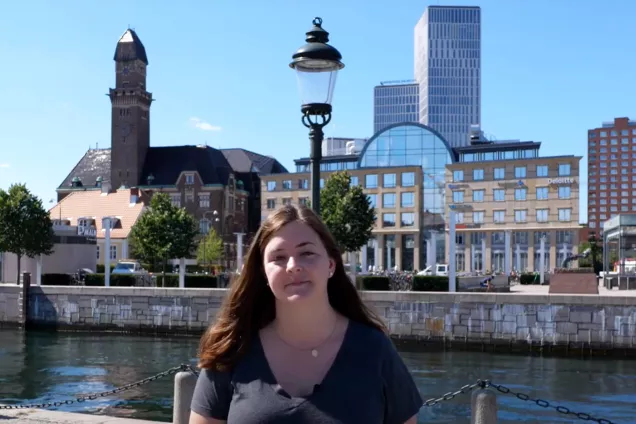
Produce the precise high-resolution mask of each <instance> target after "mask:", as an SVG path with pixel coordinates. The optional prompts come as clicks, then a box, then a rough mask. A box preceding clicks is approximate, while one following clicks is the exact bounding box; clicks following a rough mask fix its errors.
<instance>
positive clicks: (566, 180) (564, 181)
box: [548, 177, 574, 185]
mask: <svg viewBox="0 0 636 424" xmlns="http://www.w3.org/2000/svg"><path fill="white" fill-rule="evenodd" d="M548 184H550V185H562V184H574V178H570V177H562V178H550V179H549V180H548Z"/></svg>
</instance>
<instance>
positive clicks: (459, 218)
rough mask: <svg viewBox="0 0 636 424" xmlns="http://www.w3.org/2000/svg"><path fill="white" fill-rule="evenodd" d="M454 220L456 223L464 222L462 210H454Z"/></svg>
mask: <svg viewBox="0 0 636 424" xmlns="http://www.w3.org/2000/svg"><path fill="white" fill-rule="evenodd" d="M455 222H456V223H458V224H462V223H463V222H464V212H455Z"/></svg>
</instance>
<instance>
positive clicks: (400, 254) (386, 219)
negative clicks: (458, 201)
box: [261, 123, 454, 270]
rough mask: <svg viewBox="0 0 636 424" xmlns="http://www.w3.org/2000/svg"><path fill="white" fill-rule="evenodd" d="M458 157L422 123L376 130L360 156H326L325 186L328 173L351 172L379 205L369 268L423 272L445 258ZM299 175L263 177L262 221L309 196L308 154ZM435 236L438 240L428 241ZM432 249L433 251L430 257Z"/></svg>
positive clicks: (366, 255) (367, 251) (365, 259)
mask: <svg viewBox="0 0 636 424" xmlns="http://www.w3.org/2000/svg"><path fill="white" fill-rule="evenodd" d="M453 161H454V156H453V155H452V151H451V149H450V148H449V146H448V143H446V141H445V140H444V139H443V138H442V137H441V136H440V135H439V134H438V133H437V132H436V131H435V130H432V129H430V128H428V127H426V126H424V125H421V124H419V123H407V124H398V125H393V126H391V127H388V128H385V129H384V130H382V131H380V132H379V133H376V134H375V135H373V137H371V138H370V139H369V140H368V141H367V143H366V144H365V146H364V148H363V150H362V152H361V153H360V154H350V155H341V156H331V157H325V158H324V159H323V161H322V163H321V170H323V171H324V174H322V175H321V176H322V179H321V186H322V185H323V184H324V181H325V180H326V179H328V178H329V175H330V173H332V172H334V171H337V170H347V171H348V172H349V173H350V174H351V176H352V184H356V185H360V186H362V188H363V189H364V191H365V193H367V195H368V196H369V200H370V202H371V204H372V205H373V206H374V207H375V208H376V216H377V220H376V225H375V227H374V229H373V233H372V234H373V235H372V238H371V240H369V243H368V244H367V246H365V247H364V248H363V249H362V250H361V252H360V255H359V256H360V260H359V263H361V264H362V265H363V267H365V269H368V267H370V266H375V267H376V268H382V269H387V268H394V267H397V268H398V269H403V270H419V269H423V268H425V266H426V264H427V263H429V262H431V261H432V259H430V258H428V257H427V256H428V252H427V245H434V246H435V247H436V251H435V253H434V255H435V261H437V262H445V260H444V259H443V258H444V233H443V231H444V227H445V222H444V211H445V206H444V205H445V196H444V185H445V183H444V175H445V171H446V165H448V164H450V163H453ZM295 162H296V170H297V172H296V173H288V174H276V175H262V176H261V184H262V186H261V193H262V195H261V198H262V204H261V211H262V214H263V219H265V218H266V217H267V215H268V214H269V213H271V212H273V211H274V210H275V209H277V208H278V207H280V206H282V205H283V204H286V203H297V204H303V203H306V202H307V201H308V199H309V198H310V197H311V192H310V188H311V185H310V175H309V163H310V161H309V158H301V159H297V160H296V161H295ZM431 237H434V238H435V240H436V241H435V243H432V244H431V243H429V242H427V241H429V240H430V239H431ZM432 255H433V253H431V256H432Z"/></svg>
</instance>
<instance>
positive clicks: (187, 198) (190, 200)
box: [185, 194, 194, 205]
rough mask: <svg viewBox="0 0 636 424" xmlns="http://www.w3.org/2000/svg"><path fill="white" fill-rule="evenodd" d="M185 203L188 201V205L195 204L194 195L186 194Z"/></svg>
mask: <svg viewBox="0 0 636 424" xmlns="http://www.w3.org/2000/svg"><path fill="white" fill-rule="evenodd" d="M185 201H186V205H187V204H190V203H194V194H186V195H185Z"/></svg>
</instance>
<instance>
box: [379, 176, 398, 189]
mask: <svg viewBox="0 0 636 424" xmlns="http://www.w3.org/2000/svg"><path fill="white" fill-rule="evenodd" d="M396 185H397V176H396V175H395V174H384V175H383V177H382V187H384V188H394V187H395V186H396Z"/></svg>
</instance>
